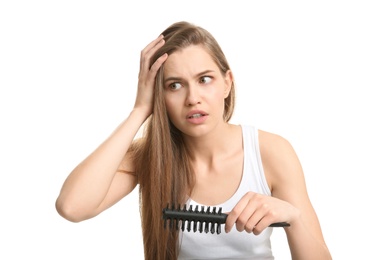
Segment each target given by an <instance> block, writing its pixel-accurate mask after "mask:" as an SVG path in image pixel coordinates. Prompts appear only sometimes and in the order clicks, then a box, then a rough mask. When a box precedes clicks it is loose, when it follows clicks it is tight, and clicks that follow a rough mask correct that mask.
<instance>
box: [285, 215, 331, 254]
mask: <svg viewBox="0 0 378 260" xmlns="http://www.w3.org/2000/svg"><path fill="white" fill-rule="evenodd" d="M285 231H286V235H287V238H288V243H289V246H290V252H291V256H292V259H293V260H296V259H298V260H330V259H332V257H331V255H330V252H329V250H328V248H327V246H326V245H325V244H324V243H323V242H322V240H319V239H317V238H316V236H315V235H314V234H312V233H311V231H310V230H308V228H307V227H306V225H305V224H304V222H303V221H301V220H300V219H299V220H298V221H295V222H294V223H291V226H290V227H287V228H285Z"/></svg>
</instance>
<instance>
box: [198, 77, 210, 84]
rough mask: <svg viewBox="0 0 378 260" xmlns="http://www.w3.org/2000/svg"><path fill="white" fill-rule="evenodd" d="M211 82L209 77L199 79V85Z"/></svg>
mask: <svg viewBox="0 0 378 260" xmlns="http://www.w3.org/2000/svg"><path fill="white" fill-rule="evenodd" d="M211 80H212V78H211V77H209V76H203V77H201V78H200V83H202V84H208V83H210V82H211Z"/></svg>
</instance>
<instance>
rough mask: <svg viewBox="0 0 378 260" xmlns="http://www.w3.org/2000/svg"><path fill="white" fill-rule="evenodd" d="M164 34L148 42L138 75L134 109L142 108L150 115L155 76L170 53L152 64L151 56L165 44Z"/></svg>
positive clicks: (142, 53) (141, 58) (142, 54)
mask: <svg viewBox="0 0 378 260" xmlns="http://www.w3.org/2000/svg"><path fill="white" fill-rule="evenodd" d="M164 43H165V41H164V36H163V35H160V36H159V37H158V38H156V39H155V40H153V41H152V42H151V43H150V44H148V45H147V46H146V47H145V48H144V49H143V50H142V52H141V56H140V68H139V77H138V91H137V96H136V100H135V105H134V109H136V108H138V109H142V110H143V111H146V113H147V115H148V116H149V115H150V114H151V113H152V110H153V107H152V106H153V95H154V85H155V77H156V74H157V71H158V70H159V68H160V67H161V65H162V64H163V63H164V62H165V61H166V60H167V58H168V54H166V53H165V54H163V55H162V56H161V57H159V58H158V59H157V60H156V61H155V62H154V63H153V64H152V66H150V65H151V62H150V60H151V57H152V56H153V55H154V54H155V52H156V51H157V50H158V49H159V48H161V47H162V46H163V45H164Z"/></svg>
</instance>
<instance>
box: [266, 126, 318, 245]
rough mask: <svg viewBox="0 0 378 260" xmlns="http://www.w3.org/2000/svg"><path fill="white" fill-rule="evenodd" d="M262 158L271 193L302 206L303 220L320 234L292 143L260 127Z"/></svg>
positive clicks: (295, 205)
mask: <svg viewBox="0 0 378 260" xmlns="http://www.w3.org/2000/svg"><path fill="white" fill-rule="evenodd" d="M259 142H260V151H261V159H262V163H263V168H264V172H265V175H266V178H267V182H268V184H269V186H270V188H271V191H272V196H273V197H276V198H278V199H281V200H284V201H287V202H289V203H290V204H292V205H293V206H294V207H296V208H297V209H299V210H300V212H301V216H302V218H303V221H304V222H305V223H306V226H307V227H308V228H309V229H312V231H313V233H315V234H318V235H319V236H320V237H321V236H322V234H321V229H320V225H319V222H318V218H317V216H316V213H315V210H314V208H313V206H312V204H311V201H310V198H309V196H308V192H307V188H306V182H305V176H304V173H303V169H302V166H301V163H300V161H299V158H298V156H297V154H296V152H295V150H294V148H293V147H292V145H291V144H290V143H289V142H288V141H287V140H286V139H284V138H283V137H281V136H279V135H275V134H272V133H268V132H264V131H259Z"/></svg>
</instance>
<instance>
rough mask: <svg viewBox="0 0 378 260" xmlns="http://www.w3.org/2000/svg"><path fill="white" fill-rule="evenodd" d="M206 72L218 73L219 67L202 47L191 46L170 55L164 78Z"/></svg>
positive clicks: (166, 63)
mask: <svg viewBox="0 0 378 260" xmlns="http://www.w3.org/2000/svg"><path fill="white" fill-rule="evenodd" d="M205 70H215V71H218V70H219V69H218V66H217V65H216V63H215V62H214V60H213V59H212V57H211V56H210V54H209V53H208V52H207V50H206V49H205V48H204V47H203V46H201V45H191V46H188V47H186V48H184V49H181V50H178V51H176V52H174V53H172V54H170V55H169V57H168V59H167V60H166V61H165V63H164V76H165V77H167V76H180V75H188V74H196V73H198V72H201V71H205Z"/></svg>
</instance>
